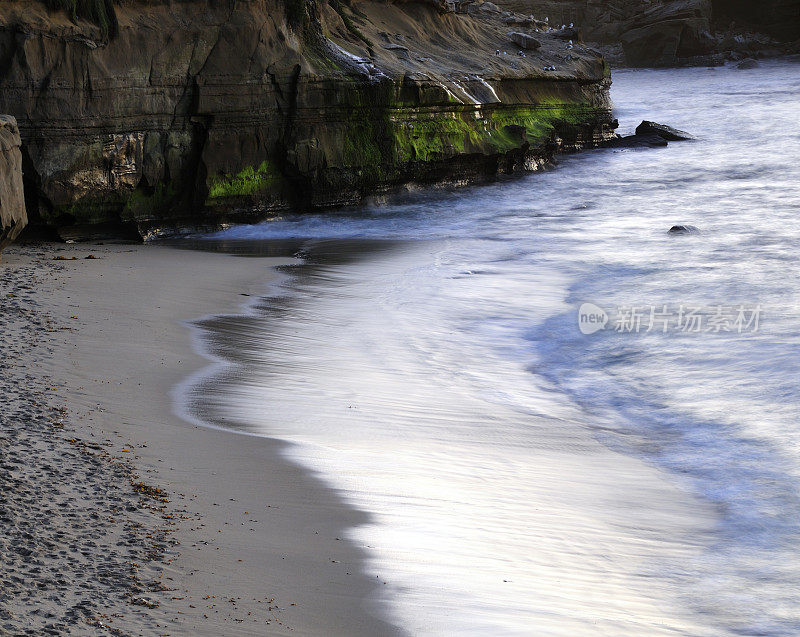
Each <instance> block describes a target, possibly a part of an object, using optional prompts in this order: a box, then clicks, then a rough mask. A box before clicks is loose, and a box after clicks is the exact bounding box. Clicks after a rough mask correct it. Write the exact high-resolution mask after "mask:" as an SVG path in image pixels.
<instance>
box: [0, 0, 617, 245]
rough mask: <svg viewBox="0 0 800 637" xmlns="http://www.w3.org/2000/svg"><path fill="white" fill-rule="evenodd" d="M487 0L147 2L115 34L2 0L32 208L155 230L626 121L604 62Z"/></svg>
mask: <svg viewBox="0 0 800 637" xmlns="http://www.w3.org/2000/svg"><path fill="white" fill-rule="evenodd" d="M222 5H224V7H223V6H222ZM486 7H487V8H486V10H480V11H477V12H476V11H472V10H470V11H468V12H467V11H462V10H461V9H459V10H458V11H455V10H454V8H453V5H447V3H438V2H426V3H402V4H389V3H384V2H375V1H359V0H352V2H350V3H344V2H338V3H334V4H328V3H326V2H323V1H322V0H314V1H311V0H309V1H303V2H300V1H299V0H297V1H294V0H293V2H288V1H286V2H284V1H281V0H253V1H251V2H246V3H235V4H228V3H216V2H211V1H210V0H188V1H186V2H181V3H173V4H169V3H164V2H161V1H160V0H131V1H130V2H126V3H121V4H119V5H117V6H116V8H115V15H116V20H117V24H118V29H117V31H116V35H115V37H113V38H110V39H109V38H106V37H105V35H104V28H103V26H102V24H94V23H93V22H91V21H84V20H81V19H80V18H81V16H80V15H77V16H76V15H74V14H73V15H69V14H67V13H60V12H53V11H49V10H48V8H47V7H46V6H45V5H44V4H41V5H40V4H38V3H33V4H31V3H27V2H25V3H23V2H21V1H17V0H10V1H8V2H5V3H1V4H0V25H2V26H4V28H2V29H0V39H1V40H2V42H3V46H4V47H5V48H4V50H6V51H7V52H8V55H7V60H8V64H7V65H6V69H5V71H4V73H3V74H2V75H0V88H2V90H1V91H0V111H3V110H5V111H8V112H10V113H12V114H13V115H16V116H17V118H18V120H19V123H20V131H21V133H22V138H23V142H24V144H23V153H24V161H25V179H26V182H25V186H26V192H27V195H28V196H27V203H28V209H29V212H30V216H31V218H32V220H33V222H34V223H38V224H40V225H46V226H50V227H53V228H56V229H59V231H61V232H62V234H63V233H65V232H66V233H72V234H73V235H75V234H77V235H80V234H81V232H83V231H84V229H87V230H86V232H88V233H90V234H91V229H90V227H100V226H107V227H109V228H112V227H113V228H125V229H127V230H129V231H135V232H137V233H138V234H139V235H141V236H145V237H146V236H150V235H152V234H154V233H158V232H162V231H164V230H167V231H173V230H175V229H180V228H185V227H195V228H196V227H216V226H220V225H223V224H226V223H230V222H239V221H254V220H257V219H261V218H264V217H265V216H268V215H270V214H273V213H277V212H281V211H287V210H296V211H304V210H312V209H322V208H327V207H332V206H340V205H347V204H356V203H358V202H359V201H362V200H363V199H364V198H365V197H367V196H370V195H373V194H376V193H386V192H390V191H391V190H393V189H396V188H398V187H401V186H404V185H406V184H438V183H455V184H462V183H472V182H475V181H480V180H486V179H491V178H493V177H494V176H496V175H497V174H500V173H514V172H521V171H526V170H535V169H539V168H541V167H542V166H544V165H546V164H547V162H549V161H550V160H551V159H552V157H553V155H554V154H555V153H556V152H558V151H559V150H575V149H579V148H583V147H589V146H594V145H598V144H600V143H602V142H603V141H604V140H606V139H608V138H609V137H611V136H612V135H613V128H614V125H615V122H614V121H613V117H612V115H611V105H610V100H609V95H608V91H609V86H610V78H609V75H608V67H607V65H606V64H605V62H604V60H603V59H602V58H601V57H599V56H598V55H597V54H596V53H594V52H593V51H591V50H589V49H586V48H584V47H582V46H580V45H576V46H574V47H572V48H568V47H567V44H566V43H565V42H564V41H563V40H560V39H558V38H555V37H551V36H548V34H546V33H537V34H536V37H537V39H538V40H540V41H541V43H542V46H541V47H540V48H539V49H537V50H536V51H528V52H525V55H523V54H522V52H520V51H518V50H517V49H518V47H516V45H515V44H514V43H513V41H512V40H511V39H510V38H509V36H508V26H507V22H506V20H507V16H503V15H502V14H501V13H500V11H499V10H495V9H494V8H493V7H494V5H491V4H489V3H487V5H486ZM343 16H344V17H343ZM88 17H92V16H88ZM94 22H99V21H98V20H97V19H94ZM354 27H355V28H357V31H358V33H357V34H356V33H354ZM515 29H516V30H517V31H518V30H519V27H515ZM532 30H533V28H532ZM23 34H24V35H23ZM496 51H500V54H498V55H496ZM553 69H555V70H553Z"/></svg>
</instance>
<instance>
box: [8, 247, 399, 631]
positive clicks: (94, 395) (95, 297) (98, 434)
mask: <svg viewBox="0 0 800 637" xmlns="http://www.w3.org/2000/svg"><path fill="white" fill-rule="evenodd" d="M90 254H91V255H94V256H95V257H96V258H95V259H86V257H87V256H88V255H90ZM55 257H59V259H58V260H55V259H54V258H55ZM61 257H63V259H61ZM72 257H77V259H75V260H73V259H72ZM278 262H279V261H278V260H277V259H255V258H249V259H245V258H237V257H231V256H227V255H220V254H207V253H200V252H191V251H184V250H177V249H174V248H168V247H163V246H152V245H145V246H139V245H132V246H119V245H117V246H113V245H87V244H83V245H79V244H76V245H55V244H51V245H40V246H13V247H12V248H10V249H8V250H7V251H6V252H5V253H4V261H3V262H2V263H0V275H1V277H0V295H1V296H0V302H1V303H2V306H0V329H1V330H2V333H3V339H2V343H1V344H0V348H2V349H1V350H0V351H1V352H2V362H1V363H0V369H2V372H3V373H2V377H0V408H2V412H1V413H0V487H2V489H3V498H2V500H1V501H0V521H1V522H2V523H3V528H4V530H5V532H4V534H3V536H2V538H0V563H1V565H0V582H2V584H3V588H2V590H0V634H2V633H3V631H4V630H5V631H8V632H9V633H12V634H36V635H40V634H48V632H47V627H48V626H50V627H51V628H52V633H50V634H71V633H74V634H126V635H127V634H133V635H139V634H142V635H157V634H158V635H162V634H163V635H179V634H189V635H214V636H223V635H281V634H293V635H326V636H336V635H343V636H344V635H346V636H357V635H370V636H381V635H392V634H398V633H399V631H398V630H397V629H395V628H393V627H391V626H389V625H387V624H386V623H384V622H383V621H382V620H381V619H379V618H378V617H377V616H376V611H375V609H376V604H375V601H374V599H375V597H374V596H375V594H376V591H377V588H378V581H377V578H376V574H372V573H366V572H364V570H363V567H362V558H363V549H362V548H360V547H356V546H353V545H352V544H350V543H349V542H347V541H345V540H344V539H341V540H340V539H339V538H344V530H345V529H346V528H349V527H351V526H353V525H357V524H360V523H363V522H364V521H365V515H364V514H362V513H359V512H357V511H354V510H352V509H350V508H348V507H347V506H346V505H345V504H344V503H343V502H342V500H341V499H340V497H339V496H338V495H337V494H336V493H335V492H333V491H332V490H331V489H329V488H328V487H326V486H325V485H324V484H322V483H321V482H320V481H319V480H317V479H316V478H315V477H313V476H311V475H309V474H308V473H307V472H306V471H305V470H302V469H300V468H299V467H297V466H296V465H294V464H292V463H291V462H289V461H287V460H286V459H284V458H283V457H282V456H281V455H280V448H281V444H282V443H280V442H278V441H273V440H269V439H263V438H253V437H247V436H240V435H236V434H232V433H227V432H222V431H216V430H212V429H206V428H200V427H197V426H195V425H192V424H189V423H187V422H184V421H183V420H181V419H180V418H178V417H176V416H175V415H174V412H173V404H172V398H171V390H172V388H173V387H175V386H176V385H177V384H178V383H179V382H180V381H182V380H183V379H185V378H186V377H187V376H188V375H189V374H191V373H193V372H195V371H197V370H198V369H201V368H202V367H203V366H205V365H206V364H207V361H206V360H205V359H203V358H201V357H200V356H198V355H197V354H195V353H194V352H193V351H192V348H191V345H190V329H189V327H188V326H187V325H186V324H185V323H183V321H189V320H192V319H196V318H198V317H200V316H203V315H206V314H209V313H217V312H231V311H235V310H236V309H237V308H238V307H239V306H240V305H241V303H242V301H244V300H245V299H244V297H242V296H241V295H242V294H258V293H260V292H263V290H264V289H265V286H266V284H267V282H268V280H269V277H270V276H271V270H270V267H271V266H273V265H275V264H277V263H278ZM26 286H27V287H26ZM9 294H11V295H13V296H7V295H9ZM155 489H160V490H161V492H159V491H155ZM164 499H167V500H168V502H164V501H163V500H164ZM163 589H166V590H163ZM151 606H152V608H151Z"/></svg>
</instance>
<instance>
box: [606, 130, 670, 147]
mask: <svg viewBox="0 0 800 637" xmlns="http://www.w3.org/2000/svg"><path fill="white" fill-rule="evenodd" d="M666 145H667V140H666V139H664V138H663V137H661V136H660V135H656V134H655V133H649V134H647V135H628V136H626V137H617V138H616V139H613V140H611V141H610V142H607V143H606V144H605V147H606V148H659V147H664V146H666Z"/></svg>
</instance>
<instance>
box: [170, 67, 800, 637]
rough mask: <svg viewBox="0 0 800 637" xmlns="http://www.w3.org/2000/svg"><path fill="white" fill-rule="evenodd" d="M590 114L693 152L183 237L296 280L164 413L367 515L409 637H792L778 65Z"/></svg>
mask: <svg viewBox="0 0 800 637" xmlns="http://www.w3.org/2000/svg"><path fill="white" fill-rule="evenodd" d="M613 98H614V101H615V105H616V110H617V116H618V117H619V119H620V121H621V123H622V129H623V130H632V129H633V128H634V127H635V126H636V124H638V122H639V121H641V120H642V119H652V120H656V121H661V122H665V123H669V124H671V125H673V126H676V127H678V128H682V129H685V130H688V131H690V132H692V133H694V134H695V135H697V137H698V140H697V141H693V142H683V143H673V144H670V145H669V147H667V148H664V149H654V150H615V151H611V150H601V151H591V152H585V153H582V154H578V155H573V156H569V157H565V158H563V159H562V160H561V161H560V164H559V166H558V167H556V168H555V169H553V170H550V171H547V172H545V173H540V174H534V175H530V176H526V177H524V178H521V179H514V180H508V181H502V182H498V183H495V184H492V185H488V186H483V187H478V188H470V189H462V190H457V191H452V192H450V191H438V192H433V193H432V192H426V193H419V192H418V193H409V194H408V195H406V196H403V197H399V198H397V199H395V200H393V201H392V202H390V203H388V204H384V205H375V206H366V207H363V208H359V209H353V210H345V211H340V212H336V213H327V214H320V215H307V216H296V217H285V218H281V219H276V220H273V221H270V222H267V223H263V224H259V225H255V226H243V227H237V228H233V229H231V230H229V231H226V232H224V233H220V234H218V235H214V236H210V237H203V238H201V239H195V240H194V241H193V244H194V245H195V246H196V247H201V248H205V249H217V250H228V251H231V252H234V253H241V254H266V253H270V254H294V255H296V257H297V258H296V260H295V263H294V264H293V265H290V266H287V267H284V268H282V269H281V277H280V278H279V280H278V282H277V283H275V284H274V285H273V286H272V287H271V288H270V289H268V290H265V294H264V297H263V298H260V299H253V300H252V302H251V303H250V304H249V305H248V307H247V308H246V309H244V310H243V311H242V313H241V314H238V315H233V316H218V317H206V318H204V319H203V320H200V321H198V323H197V324H196V327H197V330H198V335H199V336H200V342H201V343H202V346H203V348H204V349H205V351H206V353H207V354H208V355H209V356H210V357H211V358H213V359H215V360H216V361H217V362H216V363H215V364H214V365H212V366H210V367H209V368H208V369H207V370H205V371H204V372H203V373H202V374H201V375H199V376H198V377H196V378H194V379H192V380H191V381H190V382H189V383H188V384H187V386H186V388H185V391H184V392H183V394H182V398H183V400H184V401H185V405H184V407H185V409H186V413H187V414H188V415H189V417H191V418H193V419H195V420H198V421H201V422H203V423H205V424H209V425H212V426H219V427H225V428H230V429H231V430H233V431H237V432H240V433H248V434H253V435H262V436H267V437H271V438H276V439H280V440H283V441H287V442H289V443H291V444H290V445H289V446H288V447H287V448H288V451H287V454H289V455H290V457H291V458H292V459H294V460H296V461H297V462H299V463H301V464H303V465H304V466H306V467H308V469H309V470H310V471H313V472H314V473H315V474H317V475H318V476H320V477H321V478H322V479H323V480H325V481H326V482H327V483H329V484H330V485H331V486H332V487H334V488H335V489H337V490H339V491H340V492H341V493H342V494H343V495H344V496H345V497H346V499H347V500H348V501H349V502H351V503H352V504H353V505H354V506H356V507H358V508H359V509H362V510H365V511H368V512H369V513H371V514H372V515H371V518H370V519H371V522H370V523H369V524H367V525H364V526H362V527H359V528H354V529H352V530H351V539H352V540H353V541H354V542H356V543H358V544H359V545H361V546H365V547H368V555H369V561H368V563H367V565H366V568H367V570H368V572H369V573H371V574H372V573H374V574H375V576H376V578H377V579H378V581H380V582H381V583H382V588H381V591H382V594H381V595H379V596H378V597H376V599H374V600H371V606H370V608H371V610H372V611H373V612H380V613H383V614H386V615H388V616H389V617H390V618H391V619H393V620H394V621H395V622H396V623H397V625H398V626H401V627H404V628H406V629H407V630H408V632H409V633H410V634H413V635H491V636H498V635H537V636H538V635H571V636H574V635H615V636H616V635H692V636H698V635H797V634H800V560H798V559H797V555H798V553H800V384H799V382H798V381H800V115H798V114H799V113H800V62H797V61H788V60H784V61H774V62H766V63H763V64H762V65H761V67H760V68H758V69H754V70H747V71H739V70H736V69H733V68H718V69H705V68H699V69H683V70H663V71H661V70H659V71H622V72H617V73H616V74H615V76H614V88H613ZM675 224H690V225H693V226H696V227H697V228H698V229H699V232H697V233H691V234H669V233H668V232H667V231H668V229H669V228H670V227H671V226H673V225H675ZM584 304H591V305H584ZM582 306H583V308H582ZM581 308H582V309H581ZM581 314H583V319H582V320H581ZM589 314H594V315H596V316H597V317H599V318H597V320H598V321H600V323H597V322H590V319H589V318H588V315H589ZM604 320H605V321H606V322H605V324H604V328H603V329H597V331H594V332H593V333H584V332H591V331H592V328H597V327H599V326H601V325H603V321H604ZM581 328H583V329H581ZM268 475H269V468H268V467H265V480H266V479H268ZM384 582H385V584H384Z"/></svg>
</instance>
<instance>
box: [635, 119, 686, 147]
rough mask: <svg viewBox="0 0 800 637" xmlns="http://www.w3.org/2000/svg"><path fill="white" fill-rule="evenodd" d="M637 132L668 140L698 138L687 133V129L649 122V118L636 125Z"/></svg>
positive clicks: (676, 140) (677, 140)
mask: <svg viewBox="0 0 800 637" xmlns="http://www.w3.org/2000/svg"><path fill="white" fill-rule="evenodd" d="M636 134H637V135H658V136H659V137H661V138H662V139H665V140H667V141H668V142H680V141H687V140H691V139H697V138H696V137H695V136H694V135H692V134H690V133H687V132H686V131H682V130H678V129H677V128H672V126H666V125H665V124H658V123H656V122H648V121H647V120H645V121H643V122H642V123H641V124H639V125H638V126H637V127H636Z"/></svg>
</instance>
